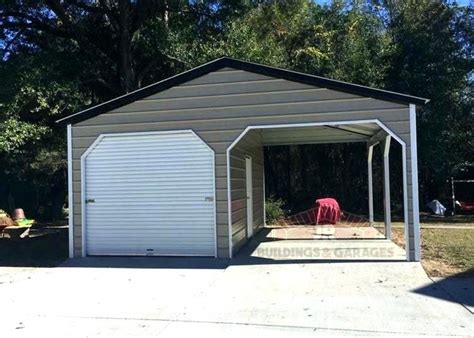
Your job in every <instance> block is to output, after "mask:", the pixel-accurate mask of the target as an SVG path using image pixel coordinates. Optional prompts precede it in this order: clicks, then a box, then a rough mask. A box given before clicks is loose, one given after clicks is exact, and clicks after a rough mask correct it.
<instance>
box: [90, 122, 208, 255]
mask: <svg viewBox="0 0 474 338" xmlns="http://www.w3.org/2000/svg"><path fill="white" fill-rule="evenodd" d="M84 166H85V175H86V180H85V190H86V199H87V200H89V201H90V202H89V203H87V204H86V213H85V217H86V248H87V254H89V255H200V256H214V255H215V189H214V179H215V178H214V153H213V151H212V150H211V149H210V148H209V147H208V146H207V145H206V144H205V143H204V142H203V141H202V140H200V139H199V138H198V137H197V136H196V135H195V134H194V133H192V132H190V131H183V132H175V133H145V134H140V133H134V134H124V135H108V136H104V137H103V138H102V139H101V140H100V141H99V142H97V143H96V144H95V146H94V148H93V149H92V150H91V151H89V152H88V153H87V155H86V157H85V160H84Z"/></svg>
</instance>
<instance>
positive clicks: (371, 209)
mask: <svg viewBox="0 0 474 338" xmlns="http://www.w3.org/2000/svg"><path fill="white" fill-rule="evenodd" d="M373 155H374V145H373V144H372V145H369V148H368V154H367V169H368V184H369V223H370V225H372V224H373V223H374V185H373V178H372V158H373Z"/></svg>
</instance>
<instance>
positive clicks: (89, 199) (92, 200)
mask: <svg viewBox="0 0 474 338" xmlns="http://www.w3.org/2000/svg"><path fill="white" fill-rule="evenodd" d="M89 203H95V199H93V198H88V199H86V204H89Z"/></svg>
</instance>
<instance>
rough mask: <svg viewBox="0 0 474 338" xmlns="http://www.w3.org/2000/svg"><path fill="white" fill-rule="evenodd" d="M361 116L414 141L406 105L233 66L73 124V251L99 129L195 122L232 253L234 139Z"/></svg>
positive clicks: (224, 246)
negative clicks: (207, 152) (230, 161)
mask: <svg viewBox="0 0 474 338" xmlns="http://www.w3.org/2000/svg"><path fill="white" fill-rule="evenodd" d="M361 119H379V120H380V121H382V122H383V123H385V124H386V125H387V126H388V127H389V128H391V130H392V131H394V132H395V133H396V134H397V135H399V136H400V137H401V138H402V139H403V140H404V141H405V142H407V144H408V145H409V113H408V106H407V105H402V104H397V103H392V102H386V101H381V100H376V99H372V98H364V97H360V96H355V95H352V94H347V93H342V92H337V91H334V90H328V89H321V88H316V87H314V86H309V85H305V84H300V83H295V82H290V81H286V80H281V79H274V78H271V77H268V76H263V75H258V74H252V73H248V72H245V71H240V70H238V71H236V70H231V71H229V70H228V69H224V70H221V71H218V72H214V73H210V74H208V75H205V76H202V77H200V78H198V79H195V80H192V81H190V82H187V83H184V84H182V85H179V86H176V87H174V88H170V89H168V90H165V91H163V92H161V93H158V94H155V95H153V96H150V97H148V98H146V99H143V100H139V101H136V102H134V103H131V104H128V105H126V106H123V107H120V108H118V109H115V110H113V111H111V112H108V113H105V114H102V115H99V116H96V117H93V118H91V119H88V120H85V121H83V122H80V123H77V124H74V125H73V126H72V147H73V178H74V181H73V190H74V196H73V198H74V214H75V217H74V223H75V228H74V234H75V238H74V247H75V255H79V254H80V252H81V221H80V219H81V218H80V212H81V208H80V202H81V199H80V156H81V155H82V154H83V153H84V151H85V150H86V149H87V148H88V147H89V146H90V145H91V144H92V142H93V141H94V140H95V139H96V138H97V136H99V135H100V134H103V133H118V132H138V131H161V130H182V129H192V130H194V131H195V132H196V133H197V134H198V135H199V136H200V137H201V138H202V139H203V140H204V141H205V142H207V143H208V144H209V145H210V146H211V147H212V148H213V149H214V151H215V153H216V155H215V163H216V196H217V236H218V255H219V257H227V256H228V253H229V247H228V245H229V243H228V238H229V234H228V216H227V183H226V180H227V169H226V149H227V148H228V146H229V145H230V144H231V143H232V141H233V140H235V138H236V137H237V136H238V135H239V134H240V133H241V132H242V131H243V130H244V129H245V128H246V127H247V126H249V125H263V124H287V123H304V122H324V121H345V120H361ZM407 150H408V149H407ZM407 153H408V155H409V154H410V152H409V151H407ZM408 169H410V167H408ZM408 177H409V183H410V182H411V181H410V177H411V175H410V172H409V174H408Z"/></svg>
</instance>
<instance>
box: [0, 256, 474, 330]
mask: <svg viewBox="0 0 474 338" xmlns="http://www.w3.org/2000/svg"><path fill="white" fill-rule="evenodd" d="M269 263H270V262H269V261H265V264H261V262H260V261H255V260H252V259H237V260H235V261H233V264H232V265H228V262H227V261H223V260H213V259H198V258H195V259H188V258H180V259H177V258H151V257H150V258H87V259H79V260H72V261H69V262H67V263H66V265H65V266H64V267H58V268H39V269H31V268H8V267H4V268H0V293H1V297H2V300H1V306H0V322H1V323H2V326H1V330H2V331H1V332H2V336H4V337H14V336H22V337H24V336H43V335H45V336H46V335H49V336H62V337H65V336H68V337H69V336H97V335H99V336H117V335H120V336H124V335H158V336H160V335H162V336H178V335H179V336H183V335H185V334H189V335H193V336H195V335H196V334H199V333H207V334H209V335H210V336H217V335H221V334H223V333H225V334H226V335H227V336H231V337H232V336H236V337H237V336H239V337H242V335H257V334H259V335H263V336H267V335H268V336H270V335H271V336H272V337H275V336H277V337H278V336H282V337H288V336H292V335H298V336H304V335H308V336H309V335H314V333H321V334H334V335H364V336H365V335H374V336H380V335H399V336H406V335H427V334H428V335H453V336H456V335H458V336H469V335H472V334H473V332H474V327H473V323H474V317H473V315H472V314H471V313H470V312H469V311H468V310H466V308H464V307H463V306H461V305H459V304H458V303H456V302H453V301H450V300H449V299H448V300H447V299H446V295H445V293H444V291H443V290H441V289H438V288H437V287H436V285H434V284H432V282H431V280H430V279H429V278H428V277H427V276H426V274H425V272H424V270H423V269H422V268H421V266H420V264H417V263H405V262H333V263H326V262H319V263H317V262H311V263H309V262H308V263H287V262H278V261H275V262H274V264H269ZM420 288H423V290H425V292H424V293H423V294H421V293H418V292H417V291H416V290H418V289H420ZM426 290H428V292H427V291H426Z"/></svg>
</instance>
